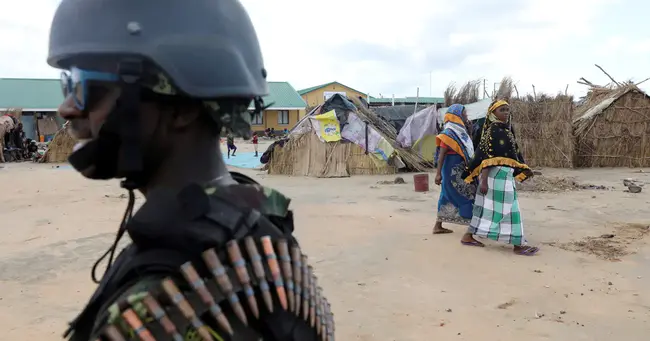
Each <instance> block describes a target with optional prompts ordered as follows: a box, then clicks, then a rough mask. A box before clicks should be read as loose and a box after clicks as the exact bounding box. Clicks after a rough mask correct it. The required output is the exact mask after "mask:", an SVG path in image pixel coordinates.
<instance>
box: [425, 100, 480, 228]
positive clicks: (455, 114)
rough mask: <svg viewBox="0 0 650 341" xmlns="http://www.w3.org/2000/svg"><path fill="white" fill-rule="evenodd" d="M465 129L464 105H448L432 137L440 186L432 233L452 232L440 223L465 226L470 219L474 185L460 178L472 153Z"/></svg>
mask: <svg viewBox="0 0 650 341" xmlns="http://www.w3.org/2000/svg"><path fill="white" fill-rule="evenodd" d="M467 129H468V126H467V112H466V110H465V106H463V105H461V104H454V105H452V106H450V107H449V108H448V109H447V113H446V114H445V117H444V129H443V130H442V131H441V132H440V134H438V136H436V146H437V148H436V157H435V159H436V160H437V170H438V171H437V174H436V178H435V183H436V185H438V186H441V188H440V198H439V199H438V218H437V221H436V224H435V225H434V227H433V234H444V233H452V232H453V231H452V230H449V229H446V228H444V227H443V226H442V224H443V222H444V223H451V224H459V225H465V226H468V225H469V223H470V221H471V219H472V207H473V204H474V196H475V194H476V184H475V183H474V182H472V183H469V184H468V183H465V181H464V179H463V177H462V175H463V172H464V171H465V169H466V168H467V165H468V164H469V161H470V160H471V159H472V157H473V156H474V146H473V145H472V139H471V138H470V135H469V132H468V130H467Z"/></svg>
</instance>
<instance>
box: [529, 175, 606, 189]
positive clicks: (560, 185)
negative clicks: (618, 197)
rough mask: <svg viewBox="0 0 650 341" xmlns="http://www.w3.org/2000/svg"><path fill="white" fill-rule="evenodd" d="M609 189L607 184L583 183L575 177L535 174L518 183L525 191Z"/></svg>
mask: <svg viewBox="0 0 650 341" xmlns="http://www.w3.org/2000/svg"><path fill="white" fill-rule="evenodd" d="M608 189H609V188H608V187H606V186H598V185H591V184H581V183H578V182H577V181H576V180H575V179H573V178H558V177H553V176H535V177H533V178H531V179H528V180H526V181H524V182H522V183H517V190H518V191H524V192H567V191H579V190H608Z"/></svg>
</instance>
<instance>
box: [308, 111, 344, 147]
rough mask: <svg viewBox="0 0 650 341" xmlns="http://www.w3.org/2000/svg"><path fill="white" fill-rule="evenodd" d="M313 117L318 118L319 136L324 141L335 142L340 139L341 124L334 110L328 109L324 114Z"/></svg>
mask: <svg viewBox="0 0 650 341" xmlns="http://www.w3.org/2000/svg"><path fill="white" fill-rule="evenodd" d="M313 119H315V120H318V123H319V125H320V136H321V137H322V138H323V140H325V142H336V141H340V140H341V126H340V125H339V120H338V119H337V118H336V112H335V111H334V110H330V111H328V112H326V113H324V114H320V115H315V116H314V117H313Z"/></svg>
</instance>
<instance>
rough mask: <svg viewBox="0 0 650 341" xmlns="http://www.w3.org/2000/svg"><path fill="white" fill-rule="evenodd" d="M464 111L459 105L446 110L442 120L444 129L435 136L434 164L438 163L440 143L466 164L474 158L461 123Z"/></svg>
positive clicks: (472, 148)
mask: <svg viewBox="0 0 650 341" xmlns="http://www.w3.org/2000/svg"><path fill="white" fill-rule="evenodd" d="M464 110H465V107H464V106H463V105H460V104H454V105H452V106H450V107H449V109H447V113H446V114H445V118H444V122H445V125H444V129H443V130H442V131H441V132H440V134H438V136H436V146H437V148H436V156H435V158H434V161H435V162H437V161H438V155H439V154H440V145H441V143H444V144H446V145H447V146H449V148H450V149H452V150H453V151H454V152H456V153H457V154H459V155H461V156H462V157H463V159H465V161H466V162H469V160H471V159H472V157H474V145H473V143H472V139H471V138H470V136H469V134H468V132H467V128H466V127H465V123H464V122H463V111H464Z"/></svg>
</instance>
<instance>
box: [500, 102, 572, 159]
mask: <svg viewBox="0 0 650 341" xmlns="http://www.w3.org/2000/svg"><path fill="white" fill-rule="evenodd" d="M510 108H511V110H512V123H513V126H514V130H515V134H516V136H517V143H518V145H519V148H520V149H521V153H522V154H523V156H524V159H525V160H526V163H527V164H528V165H529V166H531V167H555V168H571V167H573V160H574V154H575V139H574V137H573V127H572V120H573V97H572V96H567V95H565V94H558V95H556V96H549V95H545V94H540V95H527V96H524V97H516V98H510Z"/></svg>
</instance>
